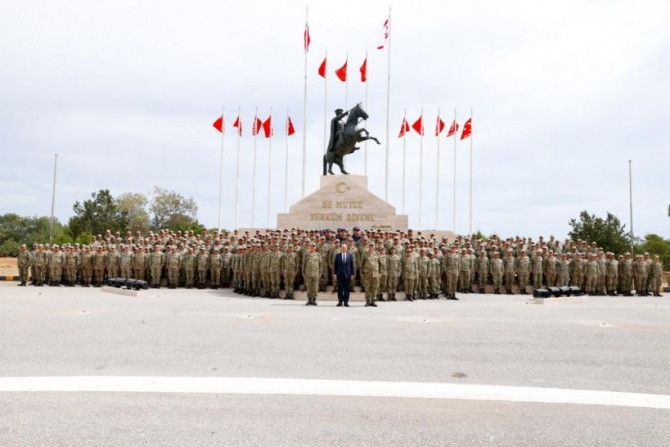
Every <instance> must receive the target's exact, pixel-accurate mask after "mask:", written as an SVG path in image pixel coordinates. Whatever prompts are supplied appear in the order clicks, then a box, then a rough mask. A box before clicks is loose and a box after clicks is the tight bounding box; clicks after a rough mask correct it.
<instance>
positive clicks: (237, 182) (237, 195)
mask: <svg viewBox="0 0 670 447" xmlns="http://www.w3.org/2000/svg"><path fill="white" fill-rule="evenodd" d="M241 111H242V107H238V108H237V118H238V119H239V118H240V112H241ZM240 127H241V124H240ZM240 133H241V132H240V128H239V127H238V128H237V160H236V164H237V167H236V170H235V230H237V229H238V228H239V227H238V216H239V208H238V205H239V201H240Z"/></svg>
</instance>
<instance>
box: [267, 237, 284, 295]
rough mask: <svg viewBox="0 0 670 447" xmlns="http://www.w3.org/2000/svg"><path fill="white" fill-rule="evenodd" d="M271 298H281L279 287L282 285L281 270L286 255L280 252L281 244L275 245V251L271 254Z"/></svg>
mask: <svg viewBox="0 0 670 447" xmlns="http://www.w3.org/2000/svg"><path fill="white" fill-rule="evenodd" d="M269 257H270V266H269V273H270V298H279V286H280V284H281V268H282V258H283V257H284V253H282V252H281V251H279V244H275V246H274V251H273V252H272V253H270V256H269Z"/></svg>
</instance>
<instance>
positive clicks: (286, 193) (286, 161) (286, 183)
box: [284, 107, 288, 213]
mask: <svg viewBox="0 0 670 447" xmlns="http://www.w3.org/2000/svg"><path fill="white" fill-rule="evenodd" d="M285 127H286V128H285V129H284V130H285V131H286V132H284V136H285V138H286V155H285V157H284V158H285V161H284V212H285V213H286V212H288V211H287V208H286V204H287V203H288V107H287V108H286V126H285Z"/></svg>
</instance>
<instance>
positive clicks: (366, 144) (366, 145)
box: [363, 50, 370, 177]
mask: <svg viewBox="0 0 670 447" xmlns="http://www.w3.org/2000/svg"><path fill="white" fill-rule="evenodd" d="M367 71H368V50H365V111H366V112H368V114H369V113H370V105H369V104H368V79H367V76H368V74H367ZM365 128H366V129H367V128H368V120H365ZM364 152H365V159H364V162H363V163H364V168H363V172H364V173H365V176H366V177H367V176H368V142H367V140H366V141H365V148H364Z"/></svg>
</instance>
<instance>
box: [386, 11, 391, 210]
mask: <svg viewBox="0 0 670 447" xmlns="http://www.w3.org/2000/svg"><path fill="white" fill-rule="evenodd" d="M388 27H389V29H388V47H389V49H388V68H387V78H386V172H385V174H384V176H385V185H384V200H386V201H388V198H389V155H390V150H389V148H390V144H391V133H390V132H391V131H390V127H389V126H390V124H391V121H390V120H391V5H389V17H388Z"/></svg>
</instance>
